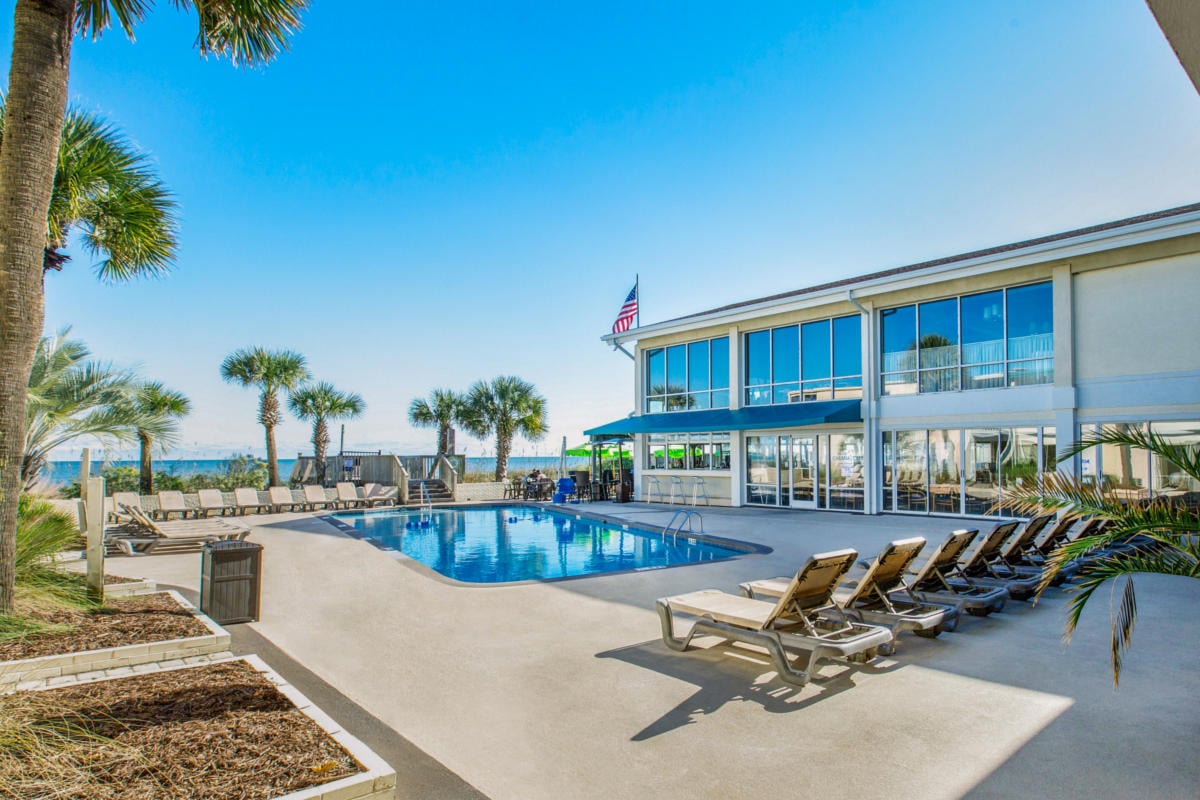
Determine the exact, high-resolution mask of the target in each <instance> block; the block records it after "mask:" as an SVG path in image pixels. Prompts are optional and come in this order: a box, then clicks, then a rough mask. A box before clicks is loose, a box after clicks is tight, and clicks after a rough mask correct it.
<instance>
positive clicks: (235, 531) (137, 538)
mask: <svg viewBox="0 0 1200 800" xmlns="http://www.w3.org/2000/svg"><path fill="white" fill-rule="evenodd" d="M124 510H125V512H126V513H127V514H129V516H130V517H131V518H132V519H133V522H134V524H135V525H137V526H138V527H139V528H140V529H141V532H140V533H138V534H117V535H110V536H107V537H106V543H108V544H111V545H113V546H115V548H116V549H117V550H118V551H119V552H122V553H124V554H125V555H128V556H144V555H151V554H153V553H186V552H192V551H194V550H198V549H199V548H200V547H202V546H203V545H205V544H207V543H209V542H216V541H222V540H227V539H228V540H234V541H241V540H242V539H245V538H246V536H247V535H248V534H249V533H250V531H249V529H248V528H245V527H242V526H240V525H234V524H232V523H230V522H226V521H225V520H220V519H205V520H192V521H190V522H181V521H175V522H155V521H154V520H152V519H150V517H149V516H148V515H146V513H145V512H143V511H141V510H140V509H137V508H133V507H130V506H125V507H124Z"/></svg>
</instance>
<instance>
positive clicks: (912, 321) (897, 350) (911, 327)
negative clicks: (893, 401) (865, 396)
mask: <svg viewBox="0 0 1200 800" xmlns="http://www.w3.org/2000/svg"><path fill="white" fill-rule="evenodd" d="M879 325H880V340H881V342H882V350H883V358H882V362H881V366H882V369H881V371H882V372H883V393H884V394H915V393H916V391H917V373H916V369H917V308H916V306H903V307H901V308H889V309H887V310H885V311H881V312H880V313H879Z"/></svg>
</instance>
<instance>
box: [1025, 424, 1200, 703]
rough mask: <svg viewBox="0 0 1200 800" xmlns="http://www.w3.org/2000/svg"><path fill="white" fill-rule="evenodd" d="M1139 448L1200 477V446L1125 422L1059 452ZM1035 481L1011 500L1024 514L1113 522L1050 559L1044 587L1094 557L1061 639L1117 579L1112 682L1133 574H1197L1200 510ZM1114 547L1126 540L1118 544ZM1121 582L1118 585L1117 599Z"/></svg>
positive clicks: (1057, 479)
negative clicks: (1074, 564)
mask: <svg viewBox="0 0 1200 800" xmlns="http://www.w3.org/2000/svg"><path fill="white" fill-rule="evenodd" d="M1104 445H1110V446H1116V447H1120V448H1124V449H1140V450H1144V451H1148V452H1149V453H1150V454H1151V455H1153V456H1156V457H1157V458H1158V459H1159V461H1158V463H1167V462H1169V463H1171V464H1174V465H1175V466H1176V467H1177V468H1178V469H1179V471H1180V472H1182V473H1183V474H1184V475H1186V476H1188V477H1189V478H1190V479H1191V480H1192V481H1195V482H1200V446H1198V445H1194V444H1191V445H1189V444H1177V443H1175V442H1171V441H1169V440H1168V439H1166V438H1164V437H1162V436H1161V435H1159V434H1156V433H1154V432H1153V431H1145V430H1141V429H1136V428H1131V427H1127V426H1120V427H1107V428H1104V429H1103V430H1102V431H1100V432H1099V433H1097V434H1089V435H1087V436H1084V437H1083V438H1082V439H1081V440H1080V441H1079V442H1077V443H1076V444H1075V445H1074V446H1072V447H1070V448H1067V450H1066V451H1065V452H1064V453H1063V454H1062V455H1061V456H1060V457H1059V461H1064V460H1066V459H1070V458H1073V457H1075V456H1076V455H1078V454H1079V453H1082V452H1083V451H1085V450H1088V449H1090V448H1093V447H1097V446H1104ZM1037 483H1038V482H1036V481H1035V482H1031V483H1030V485H1028V486H1026V487H1024V488H1018V489H1016V490H1015V491H1014V492H1013V493H1012V497H1011V501H1012V505H1014V507H1015V508H1016V509H1017V511H1018V512H1020V513H1038V512H1045V511H1057V512H1059V513H1061V514H1066V515H1069V516H1072V517H1091V518H1095V519H1103V520H1108V521H1109V525H1108V527H1107V529H1106V530H1104V531H1103V532H1102V533H1100V534H1097V535H1094V536H1083V537H1080V538H1078V539H1076V540H1075V541H1073V542H1070V543H1068V544H1065V545H1063V546H1062V547H1060V548H1059V549H1058V550H1056V551H1055V552H1054V553H1053V554H1052V555H1051V557H1050V558H1049V559H1048V560H1047V564H1046V567H1045V569H1044V570H1043V574H1042V583H1041V587H1040V588H1041V589H1042V590H1044V589H1045V588H1046V587H1047V586H1049V585H1050V583H1051V581H1053V580H1054V578H1055V576H1056V575H1058V574H1059V573H1060V572H1061V571H1062V569H1063V568H1064V567H1065V566H1066V565H1067V564H1069V563H1071V562H1072V561H1074V560H1075V559H1078V558H1081V557H1083V556H1091V559H1090V563H1088V565H1087V566H1085V567H1084V568H1083V569H1082V570H1081V581H1080V584H1079V586H1078V591H1077V592H1076V594H1075V596H1074V597H1073V598H1072V600H1071V604H1070V607H1069V609H1068V614H1067V624H1066V631H1065V633H1064V638H1065V639H1066V640H1067V641H1070V639H1071V636H1072V634H1073V633H1074V632H1075V628H1076V627H1077V626H1078V624H1079V620H1080V617H1081V616H1082V614H1083V609H1084V607H1085V606H1086V605H1087V603H1088V601H1089V600H1091V598H1092V595H1094V594H1095V593H1096V590H1097V589H1099V588H1100V587H1101V586H1103V585H1104V584H1106V583H1108V582H1109V581H1116V582H1118V584H1119V588H1120V602H1119V603H1116V604H1114V606H1113V609H1112V617H1111V621H1112V670H1113V684H1114V685H1116V684H1118V683H1119V682H1120V679H1121V664H1122V662H1123V660H1124V657H1125V653H1126V651H1127V650H1128V649H1129V645H1130V641H1131V638H1132V635H1133V626H1134V622H1135V621H1136V618H1137V603H1136V597H1135V595H1134V589H1133V578H1134V576H1135V575H1137V574H1139V573H1146V574H1157V575H1175V576H1178V577H1183V578H1200V513H1198V512H1197V510H1196V507H1195V506H1194V505H1192V506H1191V507H1189V506H1188V505H1185V504H1183V503H1177V502H1173V501H1171V500H1170V499H1169V498H1165V497H1164V498H1158V499H1156V500H1154V501H1152V502H1149V503H1130V502H1127V501H1126V500H1124V499H1122V498H1120V497H1119V496H1117V494H1116V493H1114V492H1112V491H1111V490H1109V489H1106V488H1104V487H1103V486H1099V485H1095V484H1092V483H1085V482H1084V481H1083V480H1081V479H1079V478H1077V477H1074V476H1071V475H1066V474H1060V473H1056V472H1051V473H1046V474H1044V475H1042V476H1041V481H1040V483H1041V486H1040V487H1039V486H1038V485H1037ZM1113 545H1124V546H1123V547H1121V548H1119V549H1115V550H1110V549H1106V548H1111V547H1112V546H1113ZM1117 588H1118V587H1114V590H1113V595H1114V598H1115V597H1116V592H1117Z"/></svg>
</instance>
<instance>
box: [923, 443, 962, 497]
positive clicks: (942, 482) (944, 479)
mask: <svg viewBox="0 0 1200 800" xmlns="http://www.w3.org/2000/svg"><path fill="white" fill-rule="evenodd" d="M960 439H961V431H958V430H936V431H930V432H929V500H930V509H929V510H930V511H933V512H934V513H940V514H961V513H962V503H961V496H962V490H961V486H960V480H961V478H962V473H961V471H960V464H961V463H962V460H961V459H960V458H959V447H960V445H959V442H960Z"/></svg>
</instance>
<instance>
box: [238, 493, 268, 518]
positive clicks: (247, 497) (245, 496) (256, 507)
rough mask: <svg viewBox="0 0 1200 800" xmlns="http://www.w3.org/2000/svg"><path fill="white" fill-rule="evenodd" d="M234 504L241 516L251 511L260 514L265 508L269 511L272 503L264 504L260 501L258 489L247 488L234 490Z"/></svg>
mask: <svg viewBox="0 0 1200 800" xmlns="http://www.w3.org/2000/svg"><path fill="white" fill-rule="evenodd" d="M233 502H234V506H235V507H236V509H237V513H239V514H246V513H249V512H250V511H255V512H258V511H262V510H263V509H264V508H265V509H267V510H268V511H269V510H270V508H271V504H270V503H264V502H262V501H260V500H259V498H258V489H250V488H246V487H243V488H240V489H234V490H233Z"/></svg>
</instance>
